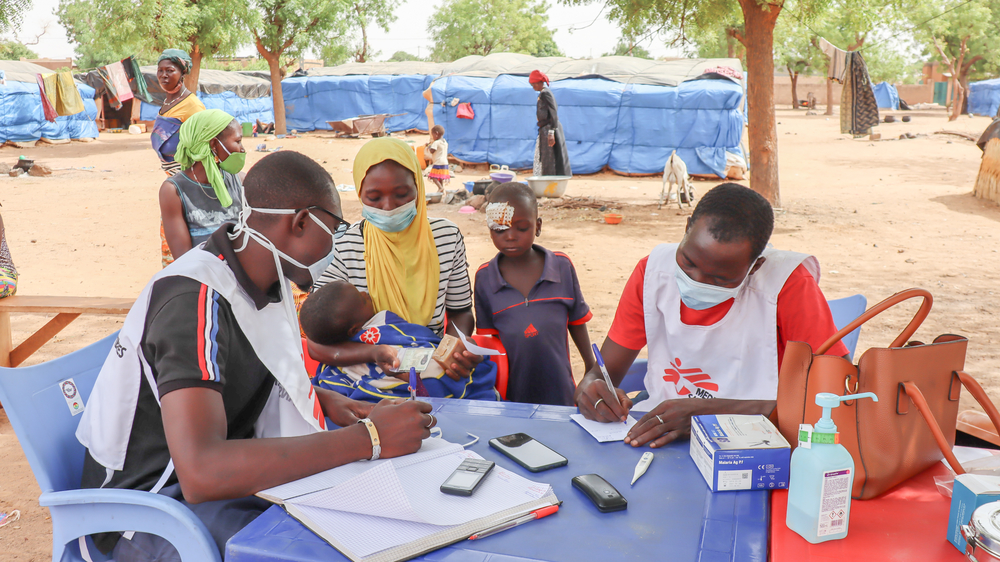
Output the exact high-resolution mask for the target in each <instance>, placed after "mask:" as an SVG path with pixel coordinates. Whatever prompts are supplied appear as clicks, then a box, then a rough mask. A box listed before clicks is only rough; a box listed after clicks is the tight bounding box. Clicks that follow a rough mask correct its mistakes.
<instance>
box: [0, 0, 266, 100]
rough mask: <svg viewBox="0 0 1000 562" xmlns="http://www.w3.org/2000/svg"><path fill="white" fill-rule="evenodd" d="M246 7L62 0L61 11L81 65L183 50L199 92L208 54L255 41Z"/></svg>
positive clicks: (232, 1)
mask: <svg viewBox="0 0 1000 562" xmlns="http://www.w3.org/2000/svg"><path fill="white" fill-rule="evenodd" d="M0 1H3V0H0ZM245 11H246V3H245V2H243V1H241V0H160V1H158V2H134V1H132V0H60V1H59V8H58V10H57V15H58V17H59V23H60V24H62V26H63V27H65V28H66V34H67V36H68V37H69V38H70V39H71V40H72V41H73V42H75V43H76V44H77V47H76V54H77V59H78V60H77V65H78V66H80V67H82V68H92V67H95V66H100V65H104V64H108V63H110V62H114V61H117V60H120V59H122V58H125V57H127V56H136V57H138V58H139V60H140V61H142V62H146V63H152V62H155V61H156V59H157V58H158V56H159V54H160V52H161V51H163V50H164V49H169V48H175V49H182V50H184V51H187V52H188V53H189V54H190V55H191V59H192V62H193V63H194V68H193V69H192V72H191V75H190V77H189V78H188V79H187V80H185V83H186V84H187V86H188V89H190V90H192V91H195V90H196V89H197V87H198V74H199V72H200V70H201V60H202V58H203V57H205V56H207V57H209V58H211V57H214V56H216V55H231V54H233V53H235V52H236V49H237V48H239V47H240V45H244V44H246V43H247V41H249V35H248V34H247V33H246V30H245V28H243V27H242V26H241V25H240V24H239V21H240V20H241V19H243V18H244V17H245Z"/></svg>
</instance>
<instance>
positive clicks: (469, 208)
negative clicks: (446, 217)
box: [458, 205, 476, 215]
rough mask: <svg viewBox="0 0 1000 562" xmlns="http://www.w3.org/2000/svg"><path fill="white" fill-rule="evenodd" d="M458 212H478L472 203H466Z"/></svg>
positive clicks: (466, 213)
mask: <svg viewBox="0 0 1000 562" xmlns="http://www.w3.org/2000/svg"><path fill="white" fill-rule="evenodd" d="M458 212H459V213H462V214H463V215H471V214H472V213H475V212H476V208H475V207H473V206H471V205H465V206H464V207H462V208H460V209H459V210H458Z"/></svg>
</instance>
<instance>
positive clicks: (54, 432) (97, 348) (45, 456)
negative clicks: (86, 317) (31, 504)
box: [0, 332, 222, 562]
mask: <svg viewBox="0 0 1000 562" xmlns="http://www.w3.org/2000/svg"><path fill="white" fill-rule="evenodd" d="M117 336H118V333H117V332H116V333H114V334H111V335H110V336H108V337H106V338H104V339H103V340H101V341H99V342H97V343H94V344H91V345H89V346H87V347H85V348H83V349H81V350H79V351H75V352H73V353H70V354H69V355H66V356H64V357H60V358H59V359H55V360H53V361H49V362H47V363H43V364H41V365H34V366H31V367H20V368H16V369H8V368H0V403H2V404H3V407H4V409H5V410H6V411H7V417H8V418H9V419H10V423H11V425H12V426H13V427H14V433H15V434H16V435H17V439H18V441H20V443H21V447H22V448H23V449H24V455H25V456H26V457H27V458H28V463H29V464H30V465H31V470H32V472H34V473H35V479H36V480H38V485H39V487H40V488H41V489H42V495H41V496H40V497H39V498H38V503H39V505H41V506H42V507H47V508H49V514H50V515H51V517H52V561H53V562H84V558H83V557H82V556H81V555H80V547H79V542H80V541H79V540H78V539H79V538H80V537H86V536H87V535H91V534H94V533H103V532H110V531H138V532H142V533H150V534H155V535H159V536H161V537H163V538H165V539H167V540H168V541H170V543H171V544H172V545H174V547H175V548H176V549H177V552H178V553H179V554H180V556H181V559H182V560H185V561H198V562H201V561H203V560H204V561H211V562H221V560H222V559H221V557H220V555H219V548H218V546H216V544H215V541H214V540H213V539H212V536H211V535H210V534H209V533H208V529H206V528H205V525H204V524H203V523H202V522H201V520H200V519H198V518H197V517H196V516H195V515H194V513H192V512H191V510H190V509H188V508H187V507H185V506H184V505H183V504H181V503H180V502H178V501H177V500H174V499H172V498H169V497H167V496H161V495H159V494H151V493H149V492H141V491H138V490H112V489H79V488H80V478H81V474H82V472H83V458H84V448H83V445H81V444H80V442H79V441H77V439H76V435H75V432H76V427H77V425H78V424H79V423H80V416H73V415H72V414H71V413H70V411H69V408H67V406H66V401H65V399H64V398H63V395H62V391H61V383H62V382H63V381H65V380H66V379H69V378H72V379H73V382H74V383H76V387H77V389H78V390H79V392H80V396H81V397H82V398H83V399H84V403H85V404H86V400H87V399H88V398H89V397H90V392H91V390H92V389H93V388H94V382H95V381H96V380H97V374H98V373H99V372H100V370H101V365H103V364H104V359H105V358H106V357H107V356H108V352H109V351H110V350H111V346H112V344H113V343H114V341H115V338H116V337H117ZM85 540H86V541H87V544H88V548H87V550H88V551H89V553H90V555H91V557H92V558H93V560H94V561H95V562H97V561H101V562H103V561H106V560H108V558H107V557H106V556H102V555H101V553H100V552H99V551H98V550H97V548H95V547H94V545H93V543H92V542H91V541H90V539H89V538H86V539H85Z"/></svg>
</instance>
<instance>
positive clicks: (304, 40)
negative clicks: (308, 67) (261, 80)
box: [245, 0, 352, 135]
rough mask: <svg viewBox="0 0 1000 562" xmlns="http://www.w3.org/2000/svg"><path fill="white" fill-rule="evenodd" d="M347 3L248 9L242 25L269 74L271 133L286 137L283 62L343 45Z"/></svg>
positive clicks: (302, 1)
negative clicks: (305, 51)
mask: <svg viewBox="0 0 1000 562" xmlns="http://www.w3.org/2000/svg"><path fill="white" fill-rule="evenodd" d="M351 6H352V4H351V3H350V2H349V1H346V0H255V1H253V2H250V3H249V5H248V8H249V9H248V11H247V16H246V19H245V25H246V26H247V28H249V29H250V33H251V36H252V37H253V42H254V46H255V47H256V48H257V52H258V53H259V54H260V56H262V57H264V60H266V61H267V63H268V68H269V69H270V71H271V99H272V100H273V102H274V129H275V132H276V133H278V134H281V135H283V134H285V133H286V128H285V100H284V96H282V94H281V76H282V72H283V68H282V62H281V61H282V58H284V57H288V56H296V55H299V54H301V53H302V52H303V51H304V50H305V49H307V48H309V47H313V48H314V49H316V50H319V51H322V46H323V45H325V44H329V43H339V42H342V41H343V39H344V37H345V35H346V33H347V30H348V26H349V25H350V20H349V17H348V15H349V13H350V12H349V10H350V9H351Z"/></svg>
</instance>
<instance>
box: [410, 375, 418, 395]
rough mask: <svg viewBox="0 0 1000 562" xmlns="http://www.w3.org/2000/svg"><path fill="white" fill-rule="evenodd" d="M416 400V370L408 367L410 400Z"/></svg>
mask: <svg viewBox="0 0 1000 562" xmlns="http://www.w3.org/2000/svg"><path fill="white" fill-rule="evenodd" d="M416 399H417V370H416V369H414V368H413V367H410V400H416Z"/></svg>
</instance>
